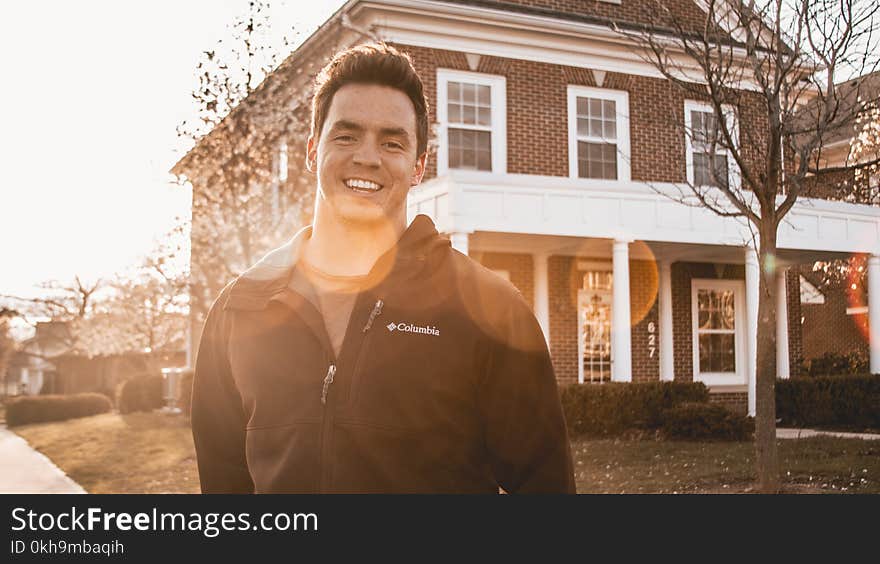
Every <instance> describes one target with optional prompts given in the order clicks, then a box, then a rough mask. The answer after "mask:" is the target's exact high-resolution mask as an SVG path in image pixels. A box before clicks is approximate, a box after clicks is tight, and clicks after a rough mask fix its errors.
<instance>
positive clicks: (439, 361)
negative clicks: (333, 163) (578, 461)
mask: <svg viewBox="0 0 880 564" xmlns="http://www.w3.org/2000/svg"><path fill="white" fill-rule="evenodd" d="M308 236H309V230H308V228H306V229H304V230H303V231H301V232H299V233H298V234H297V235H296V236H295V237H294V238H293V239H292V240H291V241H290V242H288V243H287V244H286V245H284V246H283V247H280V248H279V249H276V250H275V251H273V252H271V253H269V254H268V255H266V257H264V258H263V259H262V260H261V261H260V262H259V263H257V264H256V265H255V266H254V267H253V268H251V269H250V270H249V271H248V272H246V273H245V274H243V275H242V276H240V277H238V278H237V279H236V280H235V281H233V282H232V283H231V284H229V285H228V286H227V287H226V288H225V289H224V290H223V292H222V293H221V294H220V297H219V298H218V299H217V301H216V302H215V303H214V305H213V307H212V308H211V311H210V312H209V314H208V318H207V321H206V323H205V328H204V332H203V335H202V340H201V345H200V348H199V354H198V359H197V361H196V368H195V376H194V380H193V396H192V402H193V404H192V428H193V437H194V438H195V446H196V453H197V455H198V466H199V477H200V480H201V486H202V491H203V492H204V493H250V492H257V493H312V492H390V493H395V492H422V493H428V492H438V493H440V492H448V493H456V492H458V493H497V491H498V486H501V487H502V488H504V490H505V491H507V492H511V493H514V492H550V493H561V492H567V493H574V477H573V471H572V462H571V452H570V448H569V443H568V437H567V432H566V426H565V421H564V419H563V416H562V409H561V407H560V402H559V396H558V393H557V387H556V379H555V377H554V374H553V367H552V365H551V363H550V356H549V354H548V351H547V345H546V342H545V340H544V336H543V334H542V332H541V329H540V327H539V326H538V323H537V321H536V319H535V317H534V315H533V314H532V312H531V310H530V309H529V307H528V305H527V304H526V303H525V301H524V300H523V298H522V296H521V295H520V294H519V292H517V291H516V289H515V288H514V287H513V286H512V285H511V284H509V283H508V282H507V281H505V280H503V279H501V278H500V277H499V276H497V275H495V274H494V273H492V272H491V271H489V270H487V269H485V268H484V267H482V266H481V265H479V264H478V263H476V262H475V261H473V260H471V259H469V258H468V257H466V256H465V255H462V254H461V253H459V252H457V251H455V250H453V249H452V248H451V247H450V244H449V240H447V239H445V238H443V237H441V236H440V235H438V233H437V231H436V229H435V228H434V225H433V223H432V222H431V220H430V219H429V218H427V217H426V216H418V217H417V218H416V219H415V220H414V221H413V223H412V224H411V225H410V226H409V228H408V229H407V230H406V232H405V233H404V234H403V236H402V237H401V239H400V240H399V241H398V243H397V245H396V246H395V247H394V248H393V249H391V250H390V251H389V252H387V253H386V254H385V255H383V256H382V257H380V259H379V260H378V261H377V262H376V265H375V266H374V267H373V269H372V271H371V273H370V275H369V277H368V279H369V280H370V281H371V284H370V288H369V289H368V290H366V291H364V292H363V293H361V294H360V295H359V296H358V297H357V300H356V303H355V306H354V309H353V310H352V313H351V320H350V322H349V325H348V330H347V332H346V334H345V339H344V341H343V344H342V348H341V349H340V353H339V356H338V357H335V355H334V353H333V348H332V347H331V346H330V343H329V339H328V337H327V334H326V331H325V329H324V323H323V318H322V317H321V314H320V312H319V311H318V310H317V309H316V308H315V306H313V305H312V303H311V302H309V301H308V300H307V299H305V298H304V297H303V296H302V295H300V294H298V293H297V292H295V291H294V290H292V289H290V288H289V287H288V282H289V280H290V275H291V272H292V269H293V266H294V264H295V263H296V261H297V259H298V254H299V246H300V243H301V241H302V240H303V239H305V238H307V237H308Z"/></svg>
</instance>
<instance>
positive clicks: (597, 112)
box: [589, 98, 602, 118]
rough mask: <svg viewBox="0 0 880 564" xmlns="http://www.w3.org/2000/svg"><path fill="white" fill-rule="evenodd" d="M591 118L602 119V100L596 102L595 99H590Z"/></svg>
mask: <svg viewBox="0 0 880 564" xmlns="http://www.w3.org/2000/svg"><path fill="white" fill-rule="evenodd" d="M589 100H590V117H593V118H601V117H602V100H596V99H595V98H590V99H589Z"/></svg>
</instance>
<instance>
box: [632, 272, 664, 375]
mask: <svg viewBox="0 0 880 564" xmlns="http://www.w3.org/2000/svg"><path fill="white" fill-rule="evenodd" d="M658 282H659V274H658V271H657V263H656V262H654V261H651V260H633V261H630V263H629V295H630V316H631V319H632V337H631V338H632V381H633V382H652V381H657V380H659V379H660V321H659V320H660V317H659V315H660V314H659V311H660V310H659V306H658V303H657V294H658V292H657V288H658ZM652 324H653V329H654V331H653V333H652V332H651V331H650V326H651V325H652ZM652 335H653V337H654V339H653V342H652V340H651V336H652ZM652 348H653V352H652Z"/></svg>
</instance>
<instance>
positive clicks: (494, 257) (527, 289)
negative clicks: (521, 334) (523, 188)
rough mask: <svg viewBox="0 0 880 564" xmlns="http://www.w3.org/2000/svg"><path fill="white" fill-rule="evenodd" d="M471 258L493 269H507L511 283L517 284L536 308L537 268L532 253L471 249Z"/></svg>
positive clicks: (530, 303)
mask: <svg viewBox="0 0 880 564" xmlns="http://www.w3.org/2000/svg"><path fill="white" fill-rule="evenodd" d="M470 256H471V258H473V259H474V260H476V261H477V262H479V263H480V264H482V265H483V266H485V267H486V268H490V269H492V270H506V271H508V272H509V273H510V283H511V284H513V285H514V286H516V288H517V290H519V291H520V293H521V294H522V295H523V298H525V300H526V302H528V304H529V306H531V307H532V310H534V308H535V270H534V263H533V262H532V255H530V254H515V253H483V252H479V251H471V252H470Z"/></svg>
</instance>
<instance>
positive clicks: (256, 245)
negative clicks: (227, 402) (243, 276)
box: [173, 1, 313, 325]
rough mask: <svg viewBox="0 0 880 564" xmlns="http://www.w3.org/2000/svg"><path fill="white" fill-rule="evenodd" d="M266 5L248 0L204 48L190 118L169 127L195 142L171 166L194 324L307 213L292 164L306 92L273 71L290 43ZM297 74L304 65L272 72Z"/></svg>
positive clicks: (301, 135) (302, 181) (303, 130)
mask: <svg viewBox="0 0 880 564" xmlns="http://www.w3.org/2000/svg"><path fill="white" fill-rule="evenodd" d="M268 10H269V4H268V3H266V2H259V1H253V2H250V4H249V12H248V14H247V15H246V16H245V17H243V18H238V19H236V20H235V22H234V23H233V25H232V26H231V31H230V35H229V37H228V38H226V39H223V40H221V41H220V42H219V43H218V45H217V47H216V48H215V49H212V50H209V51H205V52H204V56H203V58H202V60H201V62H200V63H199V65H198V67H197V69H196V70H197V75H198V81H199V83H198V86H197V87H196V88H195V89H194V91H193V93H192V96H193V99H194V100H195V102H196V104H197V109H198V116H199V117H198V120H196V121H187V122H184V123H182V124H181V125H180V126H179V127H178V135H179V136H180V137H182V138H184V139H186V140H188V141H190V142H192V143H193V144H194V145H195V147H194V148H193V150H191V151H190V152H189V153H188V154H187V156H186V157H184V159H182V160H181V162H179V163H178V164H177V165H176V166H175V168H174V169H173V172H174V173H175V174H176V175H177V176H178V179H179V181H180V182H181V183H185V182H189V183H190V184H191V185H192V190H193V199H192V218H191V232H190V238H191V245H192V246H191V249H190V253H191V257H192V271H191V283H192V286H191V290H192V297H193V301H192V304H191V306H192V308H193V315H194V324H196V325H197V324H199V322H200V320H202V319H204V315H205V314H206V313H207V309H208V307H209V306H210V303H211V300H213V299H214V298H215V297H216V296H217V294H218V293H219V292H220V289H221V288H222V287H223V285H224V284H225V283H226V282H228V281H229V280H230V279H232V278H233V277H235V276H236V275H238V274H240V273H241V272H242V271H243V270H244V269H245V268H247V267H248V266H250V265H251V264H253V263H254V262H255V261H256V259H258V258H259V257H260V256H262V254H264V253H265V252H266V251H267V250H269V249H270V248H272V247H274V246H277V245H278V244H280V242H281V241H282V240H283V239H285V238H287V237H289V236H290V233H291V231H293V229H294V228H295V227H296V226H298V225H301V224H302V223H303V222H304V220H305V218H307V217H308V214H309V211H310V206H311V200H310V199H311V196H312V192H313V191H312V190H309V189H307V188H306V185H307V184H309V183H310V182H311V179H310V178H309V177H308V176H306V175H302V174H298V173H297V172H298V171H299V166H298V165H299V164H300V163H299V162H293V161H292V160H291V159H292V158H294V156H295V155H297V153H296V151H295V150H294V148H293V146H292V145H293V143H294V142H295V143H302V142H303V141H302V140H304V139H305V138H306V136H307V133H308V127H309V115H310V114H309V111H310V108H309V106H308V103H307V100H306V98H305V95H306V94H307V93H305V92H302V89H294V88H290V87H289V85H288V84H287V82H286V81H285V79H282V77H281V76H274V75H272V71H273V70H275V69H276V68H277V67H278V65H279V63H280V62H281V61H282V60H283V59H285V58H286V57H287V55H288V54H289V53H290V51H291V42H290V40H289V39H288V38H287V37H286V36H285V37H283V38H281V39H280V40H279V41H274V42H273V41H272V35H271V25H270V21H269V16H268ZM310 64H313V63H310ZM304 71H305V72H308V71H310V68H297V69H292V70H290V71H289V72H287V73H280V74H283V75H284V76H288V75H290V76H297V75H299V74H301V73H302V72H304ZM270 75H272V76H270ZM267 77H268V79H267ZM289 140H290V146H289V145H288V142H289Z"/></svg>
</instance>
